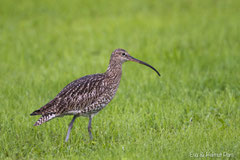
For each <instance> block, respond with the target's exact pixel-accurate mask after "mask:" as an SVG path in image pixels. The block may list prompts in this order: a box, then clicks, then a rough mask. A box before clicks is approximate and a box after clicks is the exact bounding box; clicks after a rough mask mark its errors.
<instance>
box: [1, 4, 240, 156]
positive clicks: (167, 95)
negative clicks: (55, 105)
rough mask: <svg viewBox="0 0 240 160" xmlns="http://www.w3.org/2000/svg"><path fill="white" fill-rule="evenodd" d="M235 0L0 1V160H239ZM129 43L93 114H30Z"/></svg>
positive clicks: (239, 29) (239, 51) (239, 40)
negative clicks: (106, 100) (111, 87)
mask: <svg viewBox="0 0 240 160" xmlns="http://www.w3.org/2000/svg"><path fill="white" fill-rule="evenodd" d="M239 8H240V1H238V0H217V1H216V0H201V1H196V0H182V1H174V0H161V1H157V0H153V1H147V0H132V1H121V0H116V1H108V0H100V1H93V0H89V1H87V0H71V1H63V0H60V1H57V0H41V1H33V0H32V1H31V0H21V1H16V0H15V1H14V0H13V1H9V0H0V107H1V108H0V159H44V160H45V159H196V158H198V157H205V158H211V157H213V158H218V157H219V158H220V159H228V158H230V159H240V136H239V135H240V20H239V19H240V12H239ZM116 48H124V49H126V50H127V51H128V52H129V53H130V54H131V55H132V56H133V57H135V58H138V59H140V60H143V61H145V62H147V63H149V64H151V65H153V66H154V67H155V68H156V69H157V70H158V71H159V72H160V73H161V77H158V76H157V74H156V73H154V71H152V70H151V69H149V68H147V67H145V66H143V65H140V64H137V63H134V62H127V63H125V64H124V65H123V75H122V80H121V83H120V86H119V89H118V92H117V94H116V96H115V98H114V99H113V101H112V102H111V103H110V104H109V105H108V106H107V107H106V108H105V109H103V110H102V111H101V112H99V113H98V114H97V115H96V116H95V117H94V118H93V121H92V127H93V128H92V132H93V137H94V139H93V141H90V140H89V136H88V131H87V124H88V119H87V118H84V117H80V118H78V119H77V120H76V122H75V124H74V127H73V130H72V133H71V136H70V139H69V141H68V142H67V143H65V142H64V139H65V136H66V133H67V128H68V124H69V122H70V121H71V119H72V116H65V117H63V118H56V119H53V120H51V121H50V122H48V123H44V124H43V125H41V126H38V127H34V126H33V124H34V123H35V122H36V121H37V119H38V118H39V117H31V116H30V113H32V112H33V111H34V110H36V109H38V108H40V107H41V106H43V105H45V104H46V103H47V102H48V101H50V100H51V99H52V98H54V97H55V96H56V94H57V93H58V92H59V91H61V89H62V88H63V87H64V86H65V85H67V84H68V83H70V82H71V81H73V80H75V79H77V78H80V77H82V76H84V75H88V74H94V73H102V72H105V70H106V69H107V66H108V62H109V58H110V54H111V52H112V51H113V50H114V49H116Z"/></svg>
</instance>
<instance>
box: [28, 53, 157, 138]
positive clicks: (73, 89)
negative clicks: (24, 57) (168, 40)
mask: <svg viewBox="0 0 240 160" xmlns="http://www.w3.org/2000/svg"><path fill="white" fill-rule="evenodd" d="M126 61H133V62H137V63H140V64H143V65H146V66H148V67H150V68H151V69H153V70H154V71H155V72H157V74H158V75H159V76H160V74H159V72H158V71H157V70H156V69H155V68H153V67H152V66H151V65H149V64H147V63H145V62H143V61H140V60H138V59H136V58H133V57H132V56H130V55H129V54H128V52H127V51H125V50H124V49H116V50H115V51H113V52H112V54H111V58H110V62H109V66H108V68H107V71H106V72H105V73H101V74H93V75H87V76H84V77H82V78H79V79H77V80H75V81H73V82H71V83H69V84H68V85H67V86H66V87H64V88H63V89H62V91H61V92H60V93H59V94H58V95H57V96H56V97H55V98H54V99H53V100H51V101H50V102H49V103H47V104H46V105H44V106H43V107H41V108H40V109H38V110H36V111H34V112H33V113H31V116H33V115H41V118H40V119H39V120H38V121H37V122H36V123H35V124H34V126H38V125H41V124H42V123H44V122H47V121H49V120H51V119H53V118H55V117H62V116H65V115H73V119H72V120H71V122H70V124H69V126H68V132H67V136H66V139H65V141H66V142H67V141H68V139H69V135H70V132H71V129H72V127H73V123H74V121H75V119H76V118H77V117H79V116H85V117H89V123H88V132H89V136H90V139H92V132H91V128H92V127H91V124H92V118H93V116H94V115H95V114H97V113H98V112H99V111H100V110H102V109H103V108H104V107H105V106H106V105H107V104H108V103H109V102H110V101H111V100H112V99H113V97H114V95H115V93H116V91H117V89H118V86H119V83H120V80H121V75H122V64H123V63H124V62H126Z"/></svg>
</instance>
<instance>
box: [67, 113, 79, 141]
mask: <svg viewBox="0 0 240 160" xmlns="http://www.w3.org/2000/svg"><path fill="white" fill-rule="evenodd" d="M76 118H77V116H74V117H73V119H72V121H71V122H70V123H69V126H68V132H67V137H66V139H65V142H67V141H68V138H69V135H70V132H71V130H72V127H73V123H74V121H75V119H76Z"/></svg>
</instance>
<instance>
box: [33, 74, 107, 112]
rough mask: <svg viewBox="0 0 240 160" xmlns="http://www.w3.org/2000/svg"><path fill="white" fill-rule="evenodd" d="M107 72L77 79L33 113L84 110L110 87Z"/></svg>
mask: <svg viewBox="0 0 240 160" xmlns="http://www.w3.org/2000/svg"><path fill="white" fill-rule="evenodd" d="M105 78H106V75H105V74H94V75H88V76H84V77H82V78H80V79H77V80H75V81H73V82H71V83H70V84H68V85H67V86H66V87H64V88H63V89H62V91H61V92H60V93H59V94H58V95H57V96H56V97H55V98H54V99H53V100H51V101H50V102H49V103H47V104H46V105H44V106H43V107H41V108H40V109H38V110H36V111H34V112H33V113H32V114H31V115H43V116H44V115H49V114H57V115H62V114H68V113H71V112H72V113H73V114H74V112H76V113H77V112H78V113H79V114H80V113H81V112H84V109H85V108H86V107H87V106H89V105H91V104H93V103H94V102H95V101H97V100H98V98H100V97H101V96H102V95H103V94H104V93H105V92H106V91H107V90H108V88H109V86H107V84H105V81H104V80H105Z"/></svg>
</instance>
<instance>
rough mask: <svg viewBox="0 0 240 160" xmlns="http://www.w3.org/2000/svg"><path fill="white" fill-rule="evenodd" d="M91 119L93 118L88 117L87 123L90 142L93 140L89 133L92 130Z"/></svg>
mask: <svg viewBox="0 0 240 160" xmlns="http://www.w3.org/2000/svg"><path fill="white" fill-rule="evenodd" d="M92 118H93V116H92V115H90V116H89V123H88V133H89V136H90V140H92V139H93V137H92V132H91V129H92Z"/></svg>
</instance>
